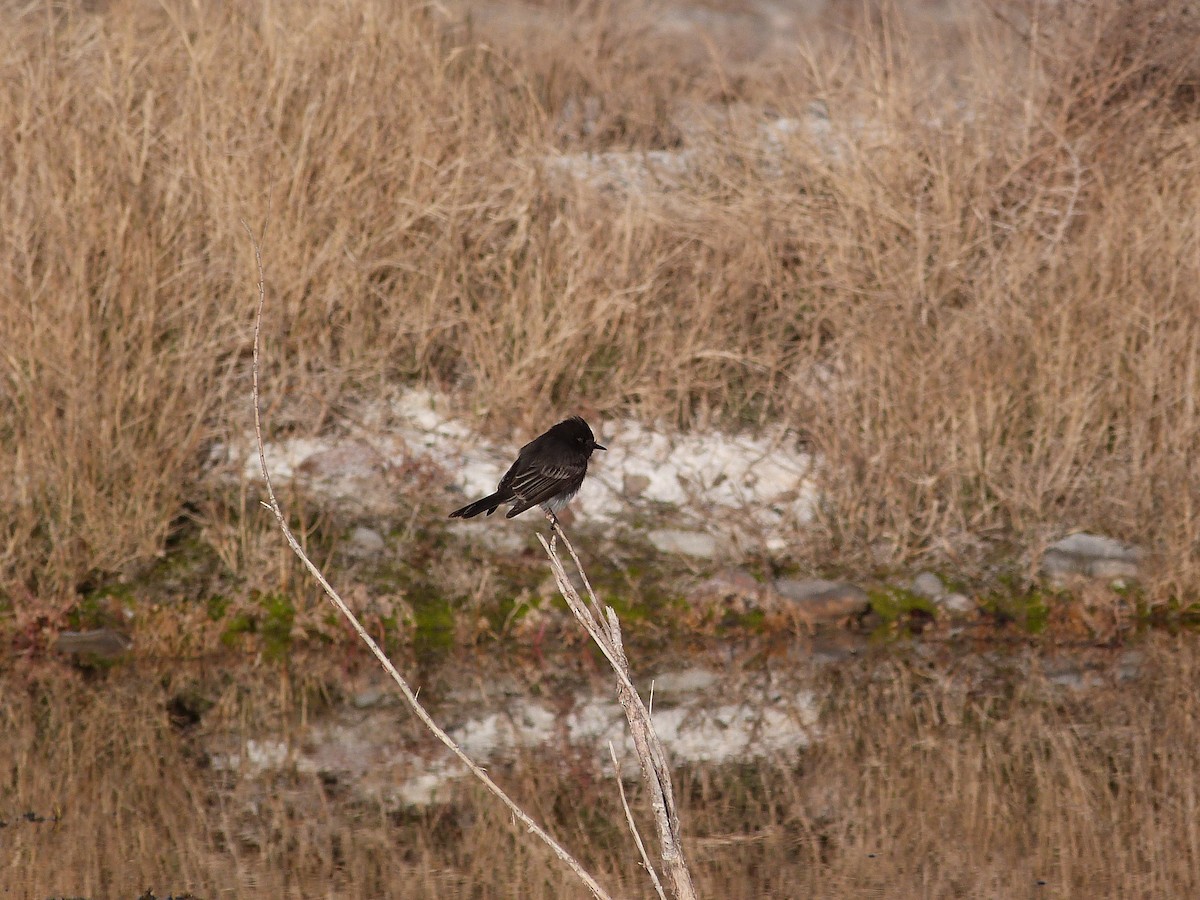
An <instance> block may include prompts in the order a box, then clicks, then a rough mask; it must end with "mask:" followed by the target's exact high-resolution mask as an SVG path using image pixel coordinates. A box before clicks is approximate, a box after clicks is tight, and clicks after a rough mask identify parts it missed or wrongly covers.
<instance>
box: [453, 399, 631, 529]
mask: <svg viewBox="0 0 1200 900" xmlns="http://www.w3.org/2000/svg"><path fill="white" fill-rule="evenodd" d="M606 449H608V448H607V447H601V446H600V445H599V444H597V443H596V438H595V436H594V435H593V434H592V429H590V428H589V427H588V423H587V422H585V421H583V419H581V418H579V416H571V418H569V419H566V420H565V421H562V422H559V423H558V424H557V425H555V426H554V427H553V428H551V429H550V430H549V431H547V432H546V433H545V434H543V435H541V436H540V437H536V438H534V439H533V440H532V441H530V442H529V443H528V444H526V445H525V446H524V447H522V448H521V452H520V453H519V454H518V455H517V461H516V462H515V463H513V464H512V465H511V466H509V469H508V471H507V472H505V473H504V477H503V478H501V479H500V484H499V485H498V486H497V488H496V493H494V494H492V495H491V496H488V497H484V498H483V499H482V500H476V501H475V502H474V503H468V504H467V505H466V506H464V507H463V508H462V509H456V510H455V511H454V512H452V513H450V518H452V519H469V518H471V517H472V516H477V515H479V514H480V513H481V512H486V513H487V514H488V515H489V516H490V515H491V514H492V513H494V512H495V511H496V508H497V507H498V506H499V505H500V504H501V503H512V509H510V510H509V511H508V513H507V514H505V518H506V519H511V518H512V517H513V516H519V515H520V514H521V513H523V512H525V510H527V509H532V508H533V507H535V506H541V507H542V509H544V510H545V511H546V512H548V513H550V514H551V515H553V514H554V513H556V512H558V511H559V510H560V509H562V508H563V507H564V506H566V505H567V504H568V503H569V502H570V501H571V498H572V497H574V496H575V495H576V494H578V493H579V488H580V486H581V485H582V484H583V476H584V475H586V474H587V465H588V460H589V459H590V458H591V456H592V451H593V450H606Z"/></svg>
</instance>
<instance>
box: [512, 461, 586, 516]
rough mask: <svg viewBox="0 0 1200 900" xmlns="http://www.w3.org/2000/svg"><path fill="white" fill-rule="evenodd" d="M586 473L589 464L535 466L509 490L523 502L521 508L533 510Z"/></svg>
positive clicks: (521, 474)
mask: <svg viewBox="0 0 1200 900" xmlns="http://www.w3.org/2000/svg"><path fill="white" fill-rule="evenodd" d="M586 472H587V463H580V464H578V465H574V464H570V463H567V464H563V463H557V464H552V465H535V466H531V467H530V468H529V469H527V470H525V471H524V472H521V473H520V474H519V475H517V476H516V477H515V478H513V480H512V481H511V482H509V484H508V488H509V489H510V490H511V491H512V492H513V494H514V495H515V496H516V497H517V499H518V500H520V501H521V502H520V506H521V507H523V508H524V509H531V508H532V507H534V506H537V505H538V504H539V503H545V502H546V501H547V500H549V499H550V498H551V497H554V496H555V495H556V494H558V493H559V492H560V491H562V490H563V489H564V488H568V487H569V486H570V485H571V484H572V483H573V482H576V481H579V480H581V479H582V478H583V476H584V474H585V473H586ZM513 509H514V510H515V509H516V507H514V508H513ZM514 515H515V512H514Z"/></svg>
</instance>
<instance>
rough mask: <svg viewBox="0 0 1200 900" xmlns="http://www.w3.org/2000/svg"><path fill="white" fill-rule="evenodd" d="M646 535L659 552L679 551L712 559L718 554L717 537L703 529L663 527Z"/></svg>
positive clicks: (682, 554) (685, 554) (681, 553)
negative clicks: (679, 529) (691, 529)
mask: <svg viewBox="0 0 1200 900" xmlns="http://www.w3.org/2000/svg"><path fill="white" fill-rule="evenodd" d="M646 537H647V538H648V539H649V541H650V543H651V544H653V545H654V549H656V550H658V552H659V553H677V554H679V555H681V556H695V557H698V558H700V559H712V558H713V557H715V556H716V555H717V539H716V538H715V537H713V536H712V535H711V534H705V533H703V532H701V531H677V530H675V529H671V528H662V529H659V530H657V531H651V532H650V533H649V534H647V535H646Z"/></svg>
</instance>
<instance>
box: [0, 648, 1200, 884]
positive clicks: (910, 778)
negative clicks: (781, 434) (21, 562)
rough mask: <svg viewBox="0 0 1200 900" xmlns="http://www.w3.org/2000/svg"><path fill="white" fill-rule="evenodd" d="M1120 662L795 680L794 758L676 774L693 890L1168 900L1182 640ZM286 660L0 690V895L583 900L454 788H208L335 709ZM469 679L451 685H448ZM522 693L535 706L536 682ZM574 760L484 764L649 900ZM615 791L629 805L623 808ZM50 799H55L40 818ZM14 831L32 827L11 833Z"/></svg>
mask: <svg viewBox="0 0 1200 900" xmlns="http://www.w3.org/2000/svg"><path fill="white" fill-rule="evenodd" d="M1139 650H1140V652H1141V653H1142V654H1143V655H1144V664H1143V665H1142V666H1141V673H1140V674H1139V675H1138V676H1137V677H1136V678H1134V679H1133V680H1125V681H1121V680H1118V678H1117V677H1116V675H1115V674H1114V675H1113V677H1112V678H1111V679H1109V678H1103V679H1101V682H1100V683H1099V684H1098V686H1096V687H1093V688H1089V689H1087V690H1084V691H1065V692H1064V691H1062V690H1058V689H1055V688H1054V687H1053V686H1051V685H1049V684H1047V683H1046V682H1045V681H1044V680H1043V679H1042V678H1041V676H1040V675H1039V674H1038V672H1039V671H1040V669H1039V666H1038V665H1037V662H1036V660H1032V661H1031V660H1030V659H1029V657H1028V656H1025V655H1020V656H1017V657H1013V658H1012V660H1011V661H1010V662H1009V664H1008V665H1007V666H1004V665H1001V666H1000V667H998V668H996V669H995V670H993V669H990V668H989V669H987V671H986V672H983V673H978V667H977V665H975V663H974V662H973V661H972V662H971V664H970V665H966V666H963V665H962V664H961V663H962V660H958V659H950V660H942V659H941V658H940V657H939V656H938V655H936V654H935V655H928V654H922V655H920V656H919V657H914V658H912V659H909V658H908V657H907V656H906V655H905V654H903V653H902V652H901V651H900V650H898V649H896V648H889V649H888V650H886V651H883V652H879V653H876V654H868V655H867V656H866V657H865V658H858V659H855V660H850V661H847V662H844V663H841V664H838V665H837V666H834V667H831V668H827V669H823V670H820V671H818V672H816V673H814V675H813V676H812V678H813V687H814V689H815V691H816V694H817V696H819V697H820V703H821V720H820V727H819V732H818V737H817V740H816V742H815V743H814V744H813V746H812V747H811V748H810V749H808V750H807V751H802V752H801V751H798V752H797V753H795V754H791V753H783V754H780V755H778V756H774V757H770V758H765V759H762V760H758V761H747V762H743V763H739V764H736V765H729V766H700V765H678V766H676V768H675V774H676V778H677V782H676V789H677V791H676V792H677V796H679V797H680V798H682V801H683V802H682V810H683V815H684V824H685V834H686V835H687V842H688V843H687V849H688V850H689V855H690V857H691V859H692V860H693V865H694V867H695V868H694V874H695V876H696V881H697V885H696V886H697V889H698V893H699V895H700V896H703V897H721V898H726V900H750V898H761V897H792V896H821V897H830V898H834V900H838V898H852V897H853V898H857V897H862V896H867V895H871V896H874V895H886V896H897V897H908V896H968V897H976V896H1006V897H1021V896H1027V895H1028V894H1029V893H1030V890H1031V885H1034V884H1035V882H1036V881H1037V880H1039V879H1041V880H1045V881H1046V882H1047V883H1048V885H1049V886H1057V888H1058V889H1059V890H1060V891H1061V893H1063V894H1064V895H1070V896H1113V895H1114V891H1116V892H1117V893H1118V894H1120V895H1125V896H1136V895H1138V886H1139V885H1145V884H1154V885H1156V886H1157V888H1156V889H1158V890H1161V893H1162V895H1163V896H1179V897H1186V896H1191V888H1192V886H1193V885H1194V884H1195V879H1196V868H1195V865H1196V860H1195V859H1194V857H1193V856H1191V855H1189V854H1190V845H1189V835H1190V834H1191V831H1190V829H1191V828H1193V826H1194V814H1193V810H1194V809H1196V808H1198V807H1200V783H1197V781H1196V779H1194V778H1193V777H1192V773H1194V772H1196V771H1198V770H1200V693H1198V692H1197V691H1196V690H1195V689H1194V686H1195V684H1196V683H1197V682H1198V681H1200V645H1198V644H1197V642H1196V641H1195V640H1183V641H1181V640H1176V639H1163V640H1161V641H1156V640H1153V639H1152V640H1148V641H1145V642H1143V643H1142V644H1141V645H1140V646H1139ZM294 662H295V665H294V666H292V667H291V668H290V669H289V670H288V672H289V674H288V676H287V677H288V678H289V679H293V683H291V684H290V687H289V689H288V690H284V691H281V690H280V689H279V679H280V673H279V670H278V669H276V668H272V669H270V670H264V669H263V668H262V667H261V666H258V665H255V664H253V663H249V662H247V663H234V664H233V665H228V666H220V667H214V666H212V665H211V663H210V662H207V661H205V662H199V663H189V662H182V663H181V662H171V663H169V664H165V665H163V666H162V668H161V669H160V670H154V669H153V668H146V667H145V666H142V667H140V668H139V669H138V670H137V671H136V672H135V671H131V670H128V669H120V668H118V669H114V670H110V671H108V672H106V673H104V674H103V675H102V676H100V679H99V680H93V681H91V682H87V681H84V680H81V679H79V678H78V677H76V676H75V674H74V673H65V672H63V671H62V670H61V669H60V668H58V667H55V666H45V667H43V668H40V669H34V670H31V672H30V673H29V674H28V675H21V674H14V673H12V672H9V673H8V674H6V675H4V676H3V682H2V683H0V688H2V693H3V696H4V697H5V707H4V709H3V710H2V711H0V715H3V716H5V717H6V718H5V720H4V721H5V722H6V724H7V727H5V728H2V729H0V760H20V761H21V764H20V765H14V766H9V767H8V768H7V769H6V772H7V775H6V788H5V789H6V790H7V791H8V792H9V793H10V795H11V797H13V798H17V800H14V801H13V802H12V803H10V807H12V809H11V811H10V812H8V813H5V814H4V816H3V818H5V819H6V820H8V826H7V827H6V828H5V829H4V834H5V841H6V842H9V843H10V844H12V842H15V844H12V848H13V850H14V852H12V853H5V854H0V883H2V884H4V885H5V886H6V888H8V889H9V890H10V891H12V892H14V893H15V894H16V895H18V896H26V895H28V896H49V895H51V894H54V895H55V896H57V893H56V891H59V890H61V889H60V888H58V887H57V886H58V885H61V883H62V882H61V879H62V873H63V872H64V871H65V872H70V873H71V877H72V878H73V879H74V883H77V884H101V883H103V884H104V885H106V889H105V892H106V895H111V896H138V895H140V893H141V892H142V891H144V889H145V885H146V883H147V882H148V881H149V882H150V883H153V884H154V885H156V886H162V887H163V890H160V891H159V893H160V894H165V893H166V892H167V891H166V888H168V887H170V888H171V889H173V890H175V891H176V892H177V893H178V892H179V891H182V890H184V889H186V890H190V891H193V892H195V893H196V895H197V896H216V895H217V894H219V893H220V892H221V891H222V890H224V891H232V892H234V893H251V894H255V895H262V896H286V895H288V894H289V893H293V894H303V895H306V896H307V895H317V894H324V893H328V888H329V885H330V884H337V885H338V886H339V891H340V892H342V893H344V894H346V895H347V896H364V897H365V896H379V897H384V896H394V895H395V886H396V885H398V884H401V885H403V886H404V888H403V896H404V897H406V898H413V900H434V898H437V900H441V898H445V897H450V896H456V895H457V894H459V893H461V890H462V888H463V886H464V885H471V884H475V885H486V887H487V890H486V891H485V892H484V893H489V892H490V893H491V894H494V895H496V896H511V897H529V898H538V900H552V898H571V900H575V898H578V900H585V898H586V897H587V896H588V895H587V894H586V893H585V892H583V891H581V890H579V889H578V887H577V886H576V885H575V884H574V883H572V881H571V879H570V877H569V876H567V875H566V874H564V873H563V871H562V870H561V869H560V868H559V867H558V866H556V865H553V864H552V863H548V862H547V855H546V853H545V852H544V851H543V850H541V849H540V848H538V847H534V846H533V845H532V844H531V843H529V842H528V841H527V840H526V838H525V836H524V835H523V834H522V833H521V832H519V831H517V830H514V829H513V828H512V825H511V822H510V820H509V817H508V816H507V815H506V814H505V813H504V812H503V811H502V810H500V809H499V808H497V806H496V804H495V802H494V800H493V798H491V796H490V795H488V794H486V792H484V791H483V790H482V789H480V788H477V787H475V786H474V785H472V784H471V783H469V782H452V783H449V784H447V786H446V787H445V790H444V792H443V803H441V804H440V805H439V806H437V807H433V808H429V809H413V808H403V807H401V806H400V805H399V804H398V803H396V802H394V801H381V800H380V799H379V796H378V795H377V794H372V792H371V789H370V788H369V786H367V785H364V784H363V783H361V782H362V781H364V780H367V779H371V778H374V779H379V778H380V777H381V773H371V774H370V775H368V776H366V779H364V778H363V777H360V776H355V777H354V778H349V779H347V778H344V777H342V776H341V775H340V774H339V772H338V771H336V770H330V771H327V772H323V773H322V777H321V778H316V777H310V776H298V775H296V773H295V772H294V771H292V770H291V769H290V768H288V765H290V764H285V766H284V767H283V768H282V769H280V770H278V771H268V772H266V773H263V774H259V775H256V774H254V773H253V771H252V770H251V769H250V768H248V766H247V764H246V763H245V762H244V761H243V764H242V767H241V768H240V769H231V768H228V767H227V766H228V760H229V757H228V756H227V754H228V753H230V752H240V753H242V754H244V752H245V747H246V742H247V740H248V739H253V740H254V741H256V742H258V743H259V744H270V743H272V742H274V741H277V740H285V739H286V740H291V737H289V736H303V738H302V739H299V740H296V741H295V744H294V746H295V747H296V748H297V752H300V753H308V752H312V751H313V750H318V751H319V750H320V749H321V748H320V747H317V746H312V745H311V743H307V742H311V741H312V740H314V739H316V738H314V736H315V735H317V734H319V732H320V729H315V730H313V729H311V726H312V725H314V724H320V723H321V722H322V721H323V720H322V719H320V718H319V717H318V716H319V715H322V713H320V712H319V711H320V709H321V706H322V704H321V703H317V702H314V697H317V696H330V695H336V694H337V693H338V686H339V685H341V684H342V683H343V680H344V677H345V672H344V669H343V666H344V660H342V659H341V658H337V659H333V658H330V656H329V655H327V654H308V655H305V656H302V657H296V658H295V659H294ZM1031 663H1032V664H1031ZM545 665H547V666H549V667H550V669H551V670H553V669H555V668H556V662H555V660H554V659H550V660H548V661H547V662H546V663H545ZM789 665H791V664H789ZM520 668H521V667H520V666H517V667H516V669H518V670H519V669H520ZM489 671H491V670H489ZM506 671H507V670H506ZM973 673H976V674H973ZM745 674H746V673H745V672H744V671H741V670H739V669H738V668H737V667H736V666H731V667H730V668H729V671H728V672H727V676H728V678H727V683H726V684H725V686H724V688H723V691H724V694H723V696H721V697H715V698H714V703H717V704H720V703H723V702H726V700H728V702H737V701H738V700H739V698H741V696H742V694H741V693H739V689H738V688H737V685H738V684H739V683H742V681H743V680H744V678H743V676H744V675H745ZM476 677H477V676H476V674H475V673H473V672H471V671H459V672H458V674H457V676H456V678H455V680H454V681H453V682H452V683H451V688H454V687H458V686H464V685H468V686H469V685H472V684H473V681H474V679H475V678H476ZM485 677H486V676H485ZM505 677H506V678H509V677H513V676H512V675H511V674H506V675H505ZM525 677H532V678H534V679H537V680H538V682H539V684H540V685H541V686H542V688H543V690H551V691H553V690H554V682H553V680H546V679H544V677H543V676H542V675H541V674H540V673H529V672H526V673H525V675H522V676H519V677H518V678H517V680H518V681H520V680H521V678H525ZM600 680H605V679H600ZM472 689H474V688H472ZM547 702H549V698H548V700H547ZM750 702H751V703H753V702H754V701H753V699H752V700H751V701H750ZM361 712H362V711H355V716H358V715H360V714H361ZM376 721H377V723H378V729H379V731H378V733H377V734H375V735H373V736H372V739H374V740H377V741H378V745H379V747H385V746H396V745H397V742H399V743H400V744H402V745H403V746H405V747H411V748H413V752H412V754H411V759H412V760H419V759H421V758H422V751H421V749H420V748H422V747H424V746H426V745H425V744H424V742H423V740H422V739H420V738H417V737H415V732H413V731H410V730H409V729H410V728H411V727H413V726H412V723H411V721H409V717H405V716H397V715H394V714H392V713H391V712H384V713H382V714H381V715H379V717H378V719H377V720H376ZM305 726H309V727H305ZM326 740H328V738H326ZM594 751H595V752H601V751H602V748H590V747H589V748H581V749H579V750H578V751H577V752H573V753H568V754H566V755H565V756H564V755H563V753H562V751H561V749H560V748H558V747H557V746H556V748H555V749H553V750H548V751H541V750H534V751H528V750H527V751H521V752H518V753H517V754H515V756H514V757H512V758H510V759H507V760H505V761H503V762H497V763H494V766H493V768H494V773H495V774H499V775H501V776H502V777H503V780H504V781H505V783H506V784H509V785H512V786H513V787H514V789H515V792H516V793H518V794H519V795H520V796H522V797H525V798H532V799H531V801H530V805H532V806H533V807H534V808H535V809H536V811H537V814H538V817H539V818H544V819H545V821H546V824H547V825H548V826H549V827H550V828H551V829H552V830H553V831H554V833H556V834H561V835H562V836H563V837H564V840H566V841H567V842H568V844H569V846H571V848H572V849H573V850H574V851H576V852H577V853H578V854H579V855H580V856H581V857H582V858H583V860H584V861H585V862H586V863H587V864H589V866H590V867H592V868H593V870H595V871H598V872H599V873H601V880H602V882H603V883H605V884H606V885H610V886H612V887H613V888H614V893H616V894H617V895H619V896H635V895H639V894H642V893H645V890H644V888H645V881H644V875H643V874H642V872H641V871H640V868H639V863H638V859H637V854H636V852H634V851H632V850H631V849H630V846H629V841H628V836H627V834H626V832H625V831H624V829H623V826H622V824H621V823H623V822H624V814H623V812H622V810H621V807H620V801H619V799H618V797H617V794H616V791H615V789H614V787H613V784H612V781H611V773H610V772H608V771H607V767H606V765H601V764H599V763H598V762H595V761H594V760H593V752H594ZM216 763H220V764H219V765H218V764H216ZM405 765H408V763H405ZM164 772H166V773H169V777H164V774H163V773H164ZM931 773H932V775H934V776H936V780H937V790H930V778H931ZM385 780H386V779H385ZM388 784H389V788H394V787H395V784H394V783H393V782H391V781H389V782H388ZM628 789H629V790H630V791H631V795H632V796H631V801H632V802H633V803H634V809H635V810H637V809H640V808H643V807H642V806H641V805H640V804H641V803H642V802H643V799H642V797H641V795H640V789H639V788H638V787H637V786H636V785H631V786H629V788H628ZM63 797H70V798H75V800H74V802H72V803H70V804H66V805H64V806H63V809H64V810H65V815H63V816H62V818H61V819H60V821H59V822H58V823H57V824H54V823H52V822H51V820H52V819H53V818H54V811H55V809H56V808H57V807H58V806H59V805H62V804H63V801H62V798H63ZM1164 798H1170V800H1171V802H1164ZM18 801H19V802H18ZM84 801H86V802H84ZM180 810H187V815H180ZM981 810H987V813H988V814H987V815H986V816H985V815H981V813H980V811H981ZM26 811H29V812H33V813H34V814H35V815H34V817H33V818H31V819H29V820H18V818H17V817H18V816H19V815H20V814H21V813H24V812H26ZM235 811H236V815H235V816H234V817H233V818H232V819H231V815H232V814H233V812H235ZM38 817H41V818H45V819H46V820H47V821H46V822H44V823H39V822H37V821H36V819H37V818H38ZM1063 847H1071V848H1073V851H1072V853H1071V854H1069V855H1068V854H1064V853H1062V848H1063ZM1114 847H1116V848H1126V849H1127V850H1128V851H1129V852H1114V850H1113V848H1114ZM36 848H44V849H45V850H46V851H47V852H34V850H35V849H36ZM330 848H334V849H335V850H336V852H333V851H331V850H330ZM49 850H53V851H54V852H53V853H50V852H48V851H49ZM1151 850H1153V851H1154V852H1151ZM25 851H28V852H25ZM1134 851H1137V852H1134ZM114 859H119V860H121V865H119V866H113V865H112V864H111V861H112V860H114ZM913 860H921V861H923V862H924V863H927V865H919V866H914V865H913ZM1126 888H1128V890H1126Z"/></svg>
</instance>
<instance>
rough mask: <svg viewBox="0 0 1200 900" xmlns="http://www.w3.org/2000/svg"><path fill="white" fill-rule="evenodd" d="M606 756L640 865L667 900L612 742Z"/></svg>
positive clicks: (659, 894) (609, 743) (663, 898)
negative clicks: (626, 788)
mask: <svg viewBox="0 0 1200 900" xmlns="http://www.w3.org/2000/svg"><path fill="white" fill-rule="evenodd" d="M608 756H609V759H611V760H612V764H613V771H614V772H616V774H617V791H618V793H620V795H621V807H622V809H624V810H625V821H626V822H628V823H629V831H630V833H631V834H632V835H633V842H634V843H635V844H637V848H638V853H639V854H640V855H641V857H642V865H644V866H645V867H646V871H647V872H649V873H650V880H651V881H652V882H654V890H655V891H656V892H657V893H658V896H659V897H661V898H662V900H667V895H666V894H665V893H663V886H662V882H661V881H659V880H658V872H656V871H655V870H654V864H653V863H652V862H650V855H649V854H648V853H646V845H645V843H644V842H643V841H642V833H641V832H640V831H638V827H637V822H635V821H634V820H633V810H632V809H630V808H629V801H628V800H627V799H626V798H625V781H624V779H622V778H621V763H620V761H619V760H618V759H617V748H616V747H614V746H613V742H612V741H609V742H608Z"/></svg>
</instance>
